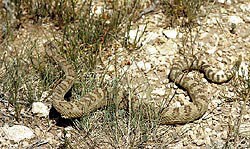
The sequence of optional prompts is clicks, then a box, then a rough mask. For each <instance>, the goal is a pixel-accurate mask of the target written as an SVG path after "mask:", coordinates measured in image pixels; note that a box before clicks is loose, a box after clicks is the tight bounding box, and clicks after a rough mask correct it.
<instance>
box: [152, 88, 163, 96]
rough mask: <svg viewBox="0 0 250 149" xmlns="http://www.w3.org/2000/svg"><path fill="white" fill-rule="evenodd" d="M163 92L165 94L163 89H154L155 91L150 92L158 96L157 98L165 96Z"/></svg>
mask: <svg viewBox="0 0 250 149" xmlns="http://www.w3.org/2000/svg"><path fill="white" fill-rule="evenodd" d="M165 92H166V89H165V88H155V89H154V90H153V91H152V94H156V95H159V96H163V95H165Z"/></svg>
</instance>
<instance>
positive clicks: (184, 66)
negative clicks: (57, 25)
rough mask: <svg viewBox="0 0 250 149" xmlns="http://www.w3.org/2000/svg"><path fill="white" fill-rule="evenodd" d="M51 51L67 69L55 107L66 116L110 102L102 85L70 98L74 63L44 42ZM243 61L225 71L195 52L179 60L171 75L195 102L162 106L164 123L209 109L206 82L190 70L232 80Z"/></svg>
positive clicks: (216, 80) (182, 121) (192, 117)
mask: <svg viewBox="0 0 250 149" xmlns="http://www.w3.org/2000/svg"><path fill="white" fill-rule="evenodd" d="M44 47H45V51H46V53H47V55H48V56H49V57H51V58H53V59H54V61H56V63H57V64H58V65H60V67H61V69H62V70H63V71H64V73H65V78H64V79H63V80H62V81H61V82H60V83H59V84H58V85H57V86H56V88H55V89H54V91H53V93H52V95H51V96H50V98H51V100H52V105H53V107H54V108H55V109H56V110H57V111H58V112H59V113H60V114H61V116H62V117H63V118H78V117H81V116H83V115H87V114H89V113H90V112H92V111H94V110H96V109H99V108H101V107H104V106H106V105H107V103H108V102H107V99H106V98H105V97H106V93H105V91H104V90H102V89H100V88H98V89H96V90H94V91H93V92H90V93H88V94H86V95H85V96H83V97H82V98H81V99H79V100H74V101H70V102H68V101H66V100H64V95H65V94H66V93H67V92H68V91H69V89H70V88H71V87H72V85H73V83H74V80H75V77H76V74H75V70H74V68H73V66H72V65H71V64H69V63H68V62H67V61H66V59H65V58H64V57H63V56H61V55H60V54H59V53H58V49H57V47H56V46H55V45H54V44H53V43H52V42H46V43H45V44H44ZM240 63H241V56H240V58H239V59H238V60H237V61H236V62H235V64H234V66H233V67H232V68H231V69H230V70H228V71H227V72H225V73H224V74H218V73H217V71H214V70H213V68H212V67H211V66H210V65H209V64H208V63H207V62H206V60H203V59H202V58H199V57H196V56H193V57H187V58H185V59H183V60H178V61H176V62H175V63H174V64H173V66H172V68H171V71H170V74H169V79H170V80H171V81H173V82H174V83H175V84H177V85H178V86H180V87H182V88H183V89H185V90H186V91H187V92H188V95H189V96H190V98H191V100H192V102H191V104H188V105H184V106H182V107H176V108H172V107H171V106H170V107H167V108H164V109H162V110H161V113H160V117H161V118H160V122H159V123H160V124H185V123H188V122H192V121H194V120H196V119H198V118H200V117H201V116H203V115H204V114H205V112H206V111H207V110H208V103H209V102H208V99H207V93H206V92H204V86H202V85H201V84H199V83H198V82H197V81H194V80H193V79H192V78H191V77H189V76H188V75H187V73H186V71H188V72H189V71H191V70H198V71H200V72H203V73H204V74H205V76H206V78H207V79H208V80H210V81H211V82H214V83H219V84H220V83H224V82H227V81H229V80H231V79H232V78H233V77H234V76H235V73H236V72H237V71H238V69H239V66H240Z"/></svg>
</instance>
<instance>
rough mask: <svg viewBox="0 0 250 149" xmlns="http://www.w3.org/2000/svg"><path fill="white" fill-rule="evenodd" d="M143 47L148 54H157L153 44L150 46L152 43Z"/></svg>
mask: <svg viewBox="0 0 250 149" xmlns="http://www.w3.org/2000/svg"><path fill="white" fill-rule="evenodd" d="M145 49H146V51H147V53H148V54H149V55H154V54H157V52H158V51H157V49H156V48H155V46H152V45H148V46H146V47H145Z"/></svg>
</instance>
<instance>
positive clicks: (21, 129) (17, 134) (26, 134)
mask: <svg viewBox="0 0 250 149" xmlns="http://www.w3.org/2000/svg"><path fill="white" fill-rule="evenodd" d="M0 129H1V130H2V132H3V134H1V135H5V138H6V139H8V140H13V141H14V142H19V141H21V140H24V139H31V138H33V137H34V136H35V135H34V133H33V131H32V130H31V129H30V128H28V127H26V126H23V125H14V126H12V127H9V126H7V125H6V126H4V127H0ZM0 133H1V131H0Z"/></svg>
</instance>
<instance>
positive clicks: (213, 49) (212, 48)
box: [206, 47, 217, 54]
mask: <svg viewBox="0 0 250 149" xmlns="http://www.w3.org/2000/svg"><path fill="white" fill-rule="evenodd" d="M216 49H217V48H216V47H211V48H210V49H209V50H207V51H206V52H207V53H208V54H214V53H215V51H216Z"/></svg>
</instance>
